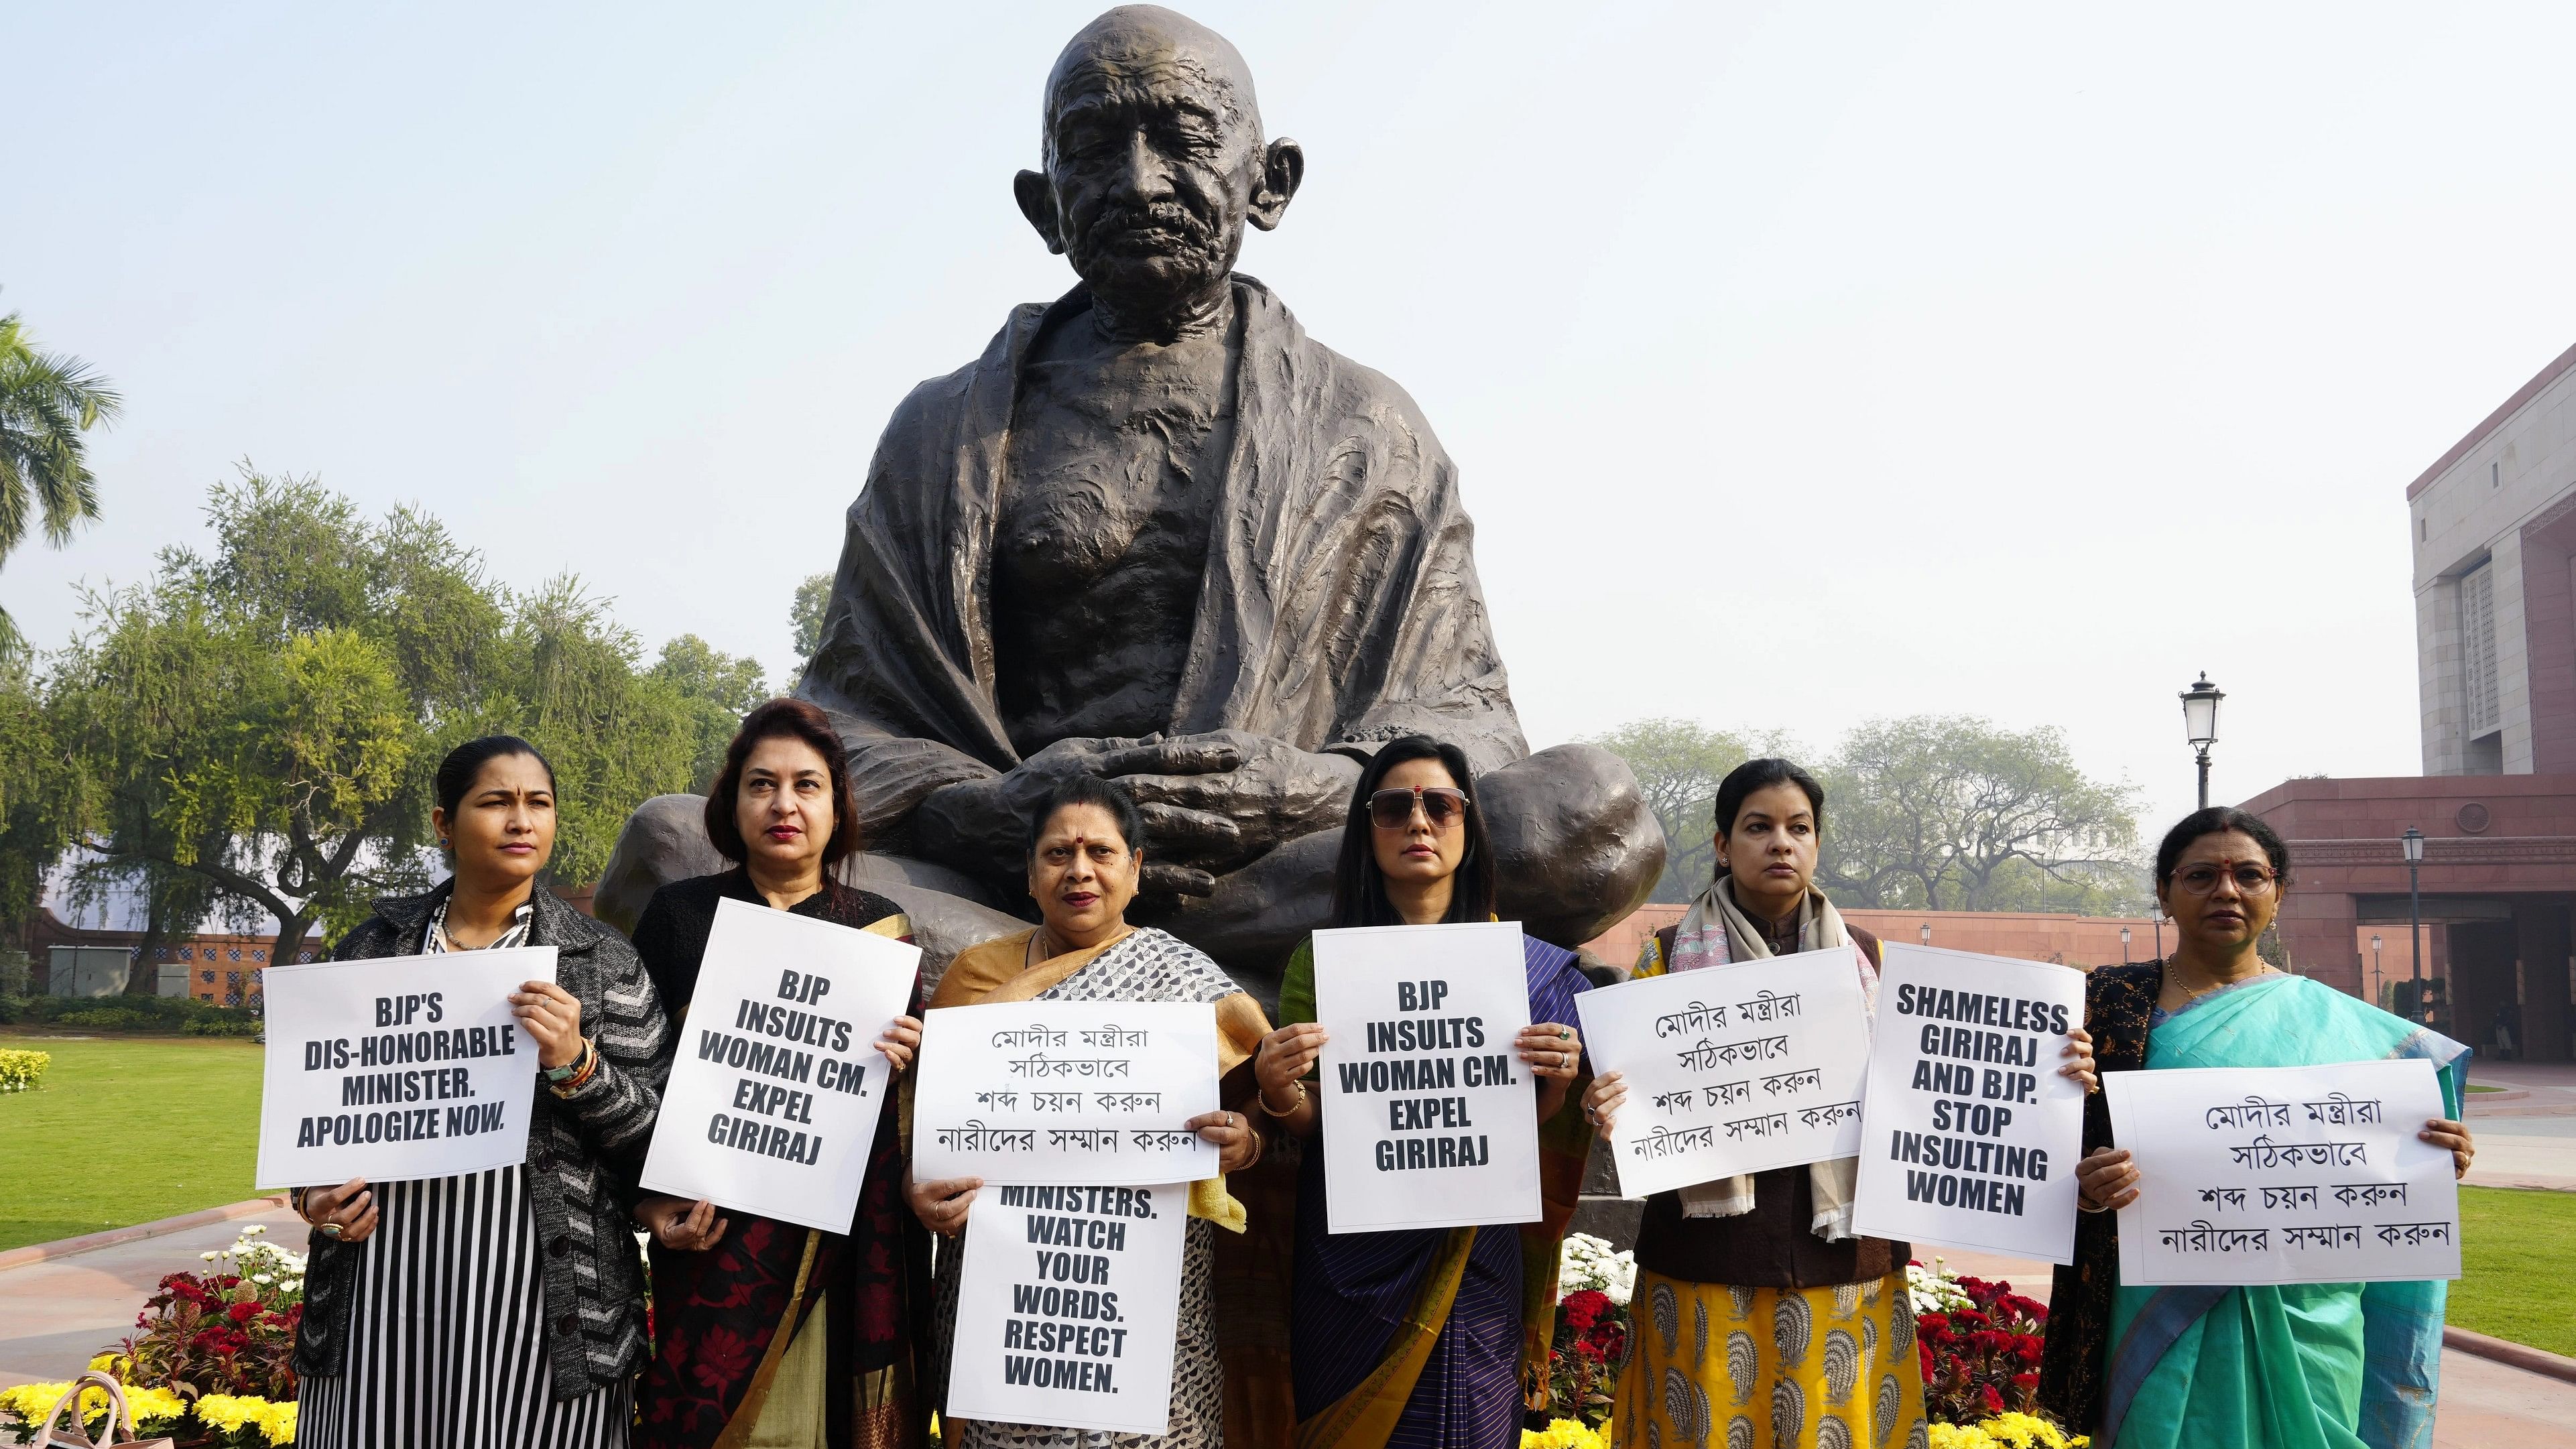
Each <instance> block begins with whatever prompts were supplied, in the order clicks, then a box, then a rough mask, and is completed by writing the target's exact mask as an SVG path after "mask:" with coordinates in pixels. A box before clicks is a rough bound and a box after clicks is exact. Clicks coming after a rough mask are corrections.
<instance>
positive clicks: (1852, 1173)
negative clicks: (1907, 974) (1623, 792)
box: [1664, 876, 1878, 1243]
mask: <svg viewBox="0 0 2576 1449" xmlns="http://www.w3.org/2000/svg"><path fill="white" fill-rule="evenodd" d="M1833 946H1849V947H1851V953H1852V962H1853V964H1854V966H1855V967H1857V968H1858V970H1859V972H1860V994H1861V1002H1862V1005H1863V1006H1864V1007H1866V1008H1867V1009H1868V1010H1869V1011H1870V1013H1871V1019H1872V1020H1873V1021H1874V1020H1875V1017H1876V1013H1877V1009H1878V968H1877V967H1876V966H1874V965H1872V964H1871V962H1870V959H1869V953H1868V952H1867V951H1864V950H1862V949H1861V948H1860V946H1859V944H1858V943H1856V942H1854V941H1853V940H1852V939H1851V938H1850V936H1848V935H1847V934H1845V933H1844V931H1843V918H1842V915H1841V913H1840V912H1838V911H1836V910H1835V909H1834V903H1833V902H1832V901H1829V900H1826V899H1825V897H1824V893H1823V892H1821V891H1817V890H1813V889H1810V890H1809V891H1808V892H1807V898H1806V899H1805V900H1804V901H1801V902H1799V904H1798V949H1799V950H1801V951H1821V950H1825V949H1827V948H1829V947H1833ZM1770 955H1771V943H1770V940H1769V939H1768V938H1767V937H1766V936H1765V935H1764V934H1763V932H1762V929H1761V927H1759V926H1756V925H1754V924H1753V921H1752V918H1751V917H1748V916H1747V915H1745V914H1744V910H1743V908H1742V907H1740V906H1738V905H1737V904H1736V903H1735V890H1734V882H1733V881H1732V879H1731V878H1729V877H1726V876H1719V877H1718V878H1717V880H1716V882H1715V883H1713V884H1712V885H1710V886H1709V888H1708V889H1707V890H1704V891H1702V892H1700V894H1699V899H1698V900H1695V901H1693V902H1691V906H1690V909H1689V910H1688V911H1685V912H1683V914H1682V923H1681V925H1680V926H1679V927H1678V928H1677V929H1675V930H1674V932H1673V955H1672V960H1671V961H1670V962H1669V963H1667V964H1666V966H1665V968H1664V969H1665V970H1666V971H1668V972H1672V971H1697V970H1700V969H1701V968H1703V967H1709V966H1724V965H1727V964H1728V963H1730V962H1732V961H1734V960H1736V959H1738V958H1739V957H1740V958H1741V959H1743V960H1747V961H1760V960H1765V959H1768V958H1769V957H1770ZM1859 1177H1860V1159H1859V1158H1857V1157H1840V1158H1836V1159H1834V1160H1833V1161H1830V1162H1815V1163H1809V1164H1808V1166H1807V1183H1808V1186H1809V1187H1810V1188H1812V1189H1813V1190H1814V1193H1815V1199H1816V1215H1815V1220H1814V1221H1813V1222H1812V1223H1811V1224H1809V1226H1810V1227H1811V1228H1813V1229H1814V1231H1815V1234H1816V1236H1817V1237H1820V1238H1823V1239H1824V1240H1825V1241H1827V1242H1829V1243H1830V1242H1840V1241H1842V1240H1843V1239H1845V1238H1848V1237H1850V1236H1851V1235H1852V1226H1851V1223H1852V1191H1853V1185H1854V1184H1855V1183H1856V1182H1857V1181H1858V1180H1859ZM1681 1196H1682V1216H1683V1217H1686V1218H1732V1217H1740V1216H1742V1215H1743V1214H1745V1213H1749V1212H1751V1211H1753V1179H1752V1177H1751V1176H1750V1175H1748V1174H1738V1175H1736V1176H1734V1177H1721V1178H1718V1179H1717V1180H1715V1181H1713V1182H1703V1183H1700V1184H1698V1185H1697V1186H1694V1187H1686V1188H1683V1189H1682V1194H1681Z"/></svg>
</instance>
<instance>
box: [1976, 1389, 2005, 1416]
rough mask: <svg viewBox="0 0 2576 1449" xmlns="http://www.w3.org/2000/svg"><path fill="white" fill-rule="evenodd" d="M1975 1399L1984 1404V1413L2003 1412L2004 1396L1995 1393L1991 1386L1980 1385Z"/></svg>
mask: <svg viewBox="0 0 2576 1449" xmlns="http://www.w3.org/2000/svg"><path fill="white" fill-rule="evenodd" d="M1977 1398H1978V1399H1979V1401H1981V1402H1982V1403H1984V1404H1985V1406H1986V1412H1987V1413H1989V1414H2000V1413H2002V1412H2003V1411H2004V1396H2003V1395H2001V1394H1999V1393H1996V1392H1995V1386H1994V1385H1993V1384H1980V1385H1979V1386H1978V1387H1977Z"/></svg>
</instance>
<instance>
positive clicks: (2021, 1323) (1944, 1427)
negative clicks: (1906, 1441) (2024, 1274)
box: [1905, 1259, 2089, 1449]
mask: <svg viewBox="0 0 2576 1449" xmlns="http://www.w3.org/2000/svg"><path fill="white" fill-rule="evenodd" d="M1938 1265H1939V1260H1938V1259H1935V1260H1934V1266H1933V1267H1931V1268H1926V1267H1924V1266H1923V1265H1922V1264H1921V1263H1909V1264H1907V1265H1906V1268H1905V1285H1906V1289H1907V1293H1908V1296H1909V1297H1911V1298H1912V1300H1913V1304H1914V1351H1915V1353H1916V1354H1917V1355H1918V1356H1919V1357H1920V1358H1921V1360H1922V1363H1923V1407H1924V1410H1925V1412H1926V1413H1927V1414H1928V1415H1929V1417H1930V1418H1931V1420H1932V1443H1933V1444H1934V1445H1935V1446H1936V1449H1939V1446H1944V1445H1947V1446H1955V1449H1986V1446H1988V1445H2010V1446H2012V1449H2068V1446H2070V1445H2083V1444H2086V1443H2088V1442H2089V1441H2088V1440H2086V1439H2085V1438H2083V1437H2082V1436H2075V1437H2072V1438H2070V1437H2069V1436H2067V1435H2066V1434H2065V1433H2064V1432H2063V1431H2061V1430H2060V1429H2059V1428H2058V1427H2057V1425H2056V1423H2055V1422H2054V1421H2053V1420H2051V1419H2050V1418H2049V1417H2048V1415H2047V1414H2045V1413H2043V1412H2042V1411H2041V1409H2040V1407H2039V1359H2040V1350H2041V1346H2042V1344H2043V1343H2044V1342H2045V1340H2046V1336H2047V1333H2048V1305H2047V1304H2044V1303H2040V1302H2037V1301H2035V1300H2032V1299H2029V1298H2025V1297H2023V1296H2022V1295H2020V1294H2018V1293H2015V1292H2014V1291H2012V1285H2011V1284H2010V1283H1991V1282H1988V1281H1986V1280H1985V1279H1983V1278H1963V1277H1961V1276H1959V1275H1957V1274H1955V1273H1952V1272H1949V1271H1948V1270H1946V1269H1944V1268H1941V1267H1940V1266H1938Z"/></svg>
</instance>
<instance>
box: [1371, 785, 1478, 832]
mask: <svg viewBox="0 0 2576 1449" xmlns="http://www.w3.org/2000/svg"><path fill="white" fill-rule="evenodd" d="M1417 802H1419V803H1420V805H1421V807H1422V818H1423V819H1425V820H1428V821H1430V822H1431V828H1432V829H1434V830H1447V829H1448V828H1450V827H1451V826H1453V825H1456V824H1457V823H1458V822H1459V821H1461V820H1464V819H1466V818H1467V792H1466V791H1464V790H1454V789H1451V788H1450V787H1449V786H1447V785H1432V786H1429V787H1427V788H1426V787H1424V786H1421V785H1416V786H1414V787H1413V788H1412V789H1410V790H1380V791H1378V792H1377V793H1376V794H1374V795H1371V796H1369V821H1370V823H1371V824H1374V825H1375V826H1377V828H1378V829H1380V830H1402V829H1403V828H1404V827H1406V826H1408V825H1410V824H1412V823H1413V808H1414V805H1415V804H1416V803H1417Z"/></svg>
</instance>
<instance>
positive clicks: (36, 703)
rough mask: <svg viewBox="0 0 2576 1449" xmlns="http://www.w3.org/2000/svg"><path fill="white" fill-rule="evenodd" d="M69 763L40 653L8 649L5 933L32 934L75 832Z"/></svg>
mask: <svg viewBox="0 0 2576 1449" xmlns="http://www.w3.org/2000/svg"><path fill="white" fill-rule="evenodd" d="M63 771H64V764H63V759H62V754H61V751H60V750H59V749H58V748H56V746H55V742H54V738H53V727H52V722H51V721H50V720H49V719H48V718H47V717H46V714H45V708H44V695H43V692H42V690H41V688H40V686H39V681H38V680H37V678H36V675H35V672H34V670H33V668H32V661H31V660H30V659H29V658H28V657H27V656H26V655H25V654H24V653H23V652H20V653H13V654H10V655H6V656H0V941H18V940H23V939H24V938H25V936H26V931H27V928H28V927H29V926H30V925H32V924H34V922H35V916H36V907H37V903H38V902H39V901H40V900H42V899H43V897H44V891H45V872H46V870H47V868H48V867H50V866H51V865H52V864H53V862H54V859H55V857H56V856H57V855H59V854H60V853H61V851H62V848H63V845H64V844H65V843H66V841H67V840H68V839H69V834H70V832H69V830H68V828H67V825H66V822H65V821H64V819H63V816H62V803H63V791H62V788H61V784H62V779H63Z"/></svg>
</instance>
